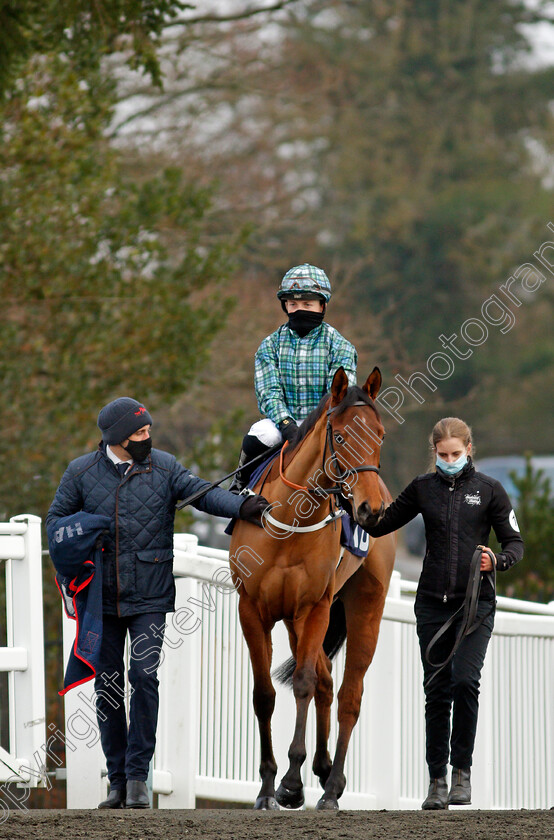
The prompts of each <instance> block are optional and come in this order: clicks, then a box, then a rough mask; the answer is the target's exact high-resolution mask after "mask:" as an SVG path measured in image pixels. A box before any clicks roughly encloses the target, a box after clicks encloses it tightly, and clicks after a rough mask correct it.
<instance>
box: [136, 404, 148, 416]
mask: <svg viewBox="0 0 554 840" xmlns="http://www.w3.org/2000/svg"><path fill="white" fill-rule="evenodd" d="M145 411H146V409H145V407H144V406H141V407H140V408H139V410H138V411H135V417H138V416H139V415H140V414H144V412H145Z"/></svg>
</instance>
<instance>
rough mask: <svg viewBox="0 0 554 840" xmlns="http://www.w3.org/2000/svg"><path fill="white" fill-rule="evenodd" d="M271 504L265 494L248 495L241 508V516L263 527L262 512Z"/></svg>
mask: <svg viewBox="0 0 554 840" xmlns="http://www.w3.org/2000/svg"><path fill="white" fill-rule="evenodd" d="M269 507H271V505H270V504H269V502H268V501H267V499H265V498H264V497H263V496H247V497H246V499H245V500H244V502H243V503H242V505H241V506H240V509H239V518H240V519H244V520H246V522H251V523H252V524H253V525H259V527H260V528H261V527H262V513H263V512H264V510H267V509H268V508H269Z"/></svg>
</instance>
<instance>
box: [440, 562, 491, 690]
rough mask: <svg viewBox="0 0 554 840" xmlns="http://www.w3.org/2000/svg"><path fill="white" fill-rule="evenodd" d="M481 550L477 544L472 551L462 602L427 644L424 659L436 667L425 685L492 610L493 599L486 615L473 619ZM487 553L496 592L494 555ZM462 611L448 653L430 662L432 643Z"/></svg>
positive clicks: (477, 594)
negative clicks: (440, 659) (444, 656)
mask: <svg viewBox="0 0 554 840" xmlns="http://www.w3.org/2000/svg"><path fill="white" fill-rule="evenodd" d="M482 552H483V547H482V546H480V545H478V546H477V548H476V549H475V551H474V552H473V556H472V558H471V563H470V566H469V580H468V583H467V588H466V593H465V595H464V602H463V604H462V605H461V607H459V609H457V610H456V612H455V613H453V614H452V615H451V616H450V618H449V619H448V621H445V623H444V624H443V625H442V627H440V628H439V630H437V632H436V633H435V635H434V636H433V638H432V639H431V641H430V642H429V644H428V645H427V649H426V651H425V659H426V660H427V663H428V664H429V665H431V666H432V667H433V668H436V671H433V673H432V674H431V675H430V676H429V678H428V679H427V680H426V682H425V687H427V686H428V685H429V684H430V683H431V681H432V680H434V679H435V677H436V676H437V674H438V673H439V672H440V671H442V669H443V668H444V667H445V666H446V665H448V663H449V662H450V660H451V659H452V657H453V656H454V654H455V653H456V651H457V650H458V648H459V647H460V645H461V643H462V642H463V640H464V639H465V637H466V636H469V635H470V633H473V632H474V630H477V628H478V627H480V626H481V624H482V623H483V621H484V620H485V619H486V618H488V617H489V615H490V614H491V612H492V611H493V610H494V608H495V605H496V600H495V601H493V604H492V606H491V608H490V610H489V612H488V613H486V615H484V616H483V617H482V618H480V619H479V620H478V621H475V616H476V614H477V607H478V605H479V592H480V591H481V554H482ZM487 554H488V555H489V557H490V558H491V560H492V572H486V574H490V576H491V583H492V587H493V590H494V592H495V594H496V557H495V556H494V554H493V553H492V551H487ZM462 611H463V614H462V621H461V624H460V627H459V629H458V632H457V634H456V639H455V640H454V644H453V646H452V650H451V651H450V653H449V654H448V656H447V657H446V659H445V660H443V661H442V662H431V657H430V653H431V649H432V648H433V647H434V645H435V644H436V643H437V642H438V640H439V639H440V638H441V636H443V635H444V634H445V633H446V631H447V630H448V629H449V628H450V627H451V626H452V624H453V623H454V620H455V618H456V616H457V615H458V614H459V613H460V612H462Z"/></svg>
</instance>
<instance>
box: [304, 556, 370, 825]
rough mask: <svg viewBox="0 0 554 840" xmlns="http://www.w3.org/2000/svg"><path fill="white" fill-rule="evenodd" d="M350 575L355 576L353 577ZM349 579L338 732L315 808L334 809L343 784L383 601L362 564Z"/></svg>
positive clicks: (343, 594)
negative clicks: (328, 771) (323, 788)
mask: <svg viewBox="0 0 554 840" xmlns="http://www.w3.org/2000/svg"><path fill="white" fill-rule="evenodd" d="M354 578H358V580H357V581H354ZM360 578H361V580H360ZM352 582H353V584H354V585H353V586H352V585H350V586H349V585H348V584H347V586H346V587H345V589H344V590H343V591H342V592H341V598H342V600H343V602H344V608H345V614H346V632H347V635H346V643H347V648H346V663H345V668H344V677H343V681H342V685H341V687H340V690H339V693H338V721H339V735H338V739H337V747H336V752H335V758H334V760H333V766H332V768H331V772H330V774H329V776H328V778H327V781H326V783H325V792H324V794H323V796H322V797H321V799H320V800H319V802H318V803H317V808H318V810H322V809H333V810H335V809H337V808H338V807H339V805H338V800H339V798H340V796H341V795H342V793H343V791H344V788H345V786H346V778H345V775H344V764H345V760H346V752H347V750H348V745H349V743H350V737H351V735H352V730H353V729H354V726H355V725H356V722H357V720H358V717H359V714H360V707H361V702H362V694H363V690H364V676H365V673H366V671H367V669H368V667H369V665H370V663H371V660H372V659H373V654H374V653H375V648H376V646H377V637H378V634H379V625H380V622H381V616H382V614H383V607H384V605H385V595H386V589H385V587H384V586H383V585H382V583H381V582H380V581H379V580H377V579H376V578H374V577H372V576H371V575H369V574H368V573H367V572H366V571H365V569H363V567H362V568H360V569H359V571H358V572H357V573H356V574H355V575H353V578H352ZM349 583H350V581H349Z"/></svg>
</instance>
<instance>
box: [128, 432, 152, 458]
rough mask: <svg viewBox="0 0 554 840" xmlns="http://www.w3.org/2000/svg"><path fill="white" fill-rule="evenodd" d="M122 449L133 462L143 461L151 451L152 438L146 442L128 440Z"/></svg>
mask: <svg viewBox="0 0 554 840" xmlns="http://www.w3.org/2000/svg"><path fill="white" fill-rule="evenodd" d="M123 449H124V450H125V451H126V452H128V453H129V455H130V456H131V458H132V459H133V461H145V460H146V459H147V458H148V456H149V455H150V451H151V449H152V438H151V437H149V438H146V440H130V441H129V443H128V444H127V446H124V447H123Z"/></svg>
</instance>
